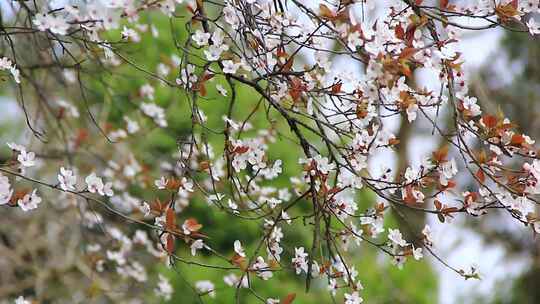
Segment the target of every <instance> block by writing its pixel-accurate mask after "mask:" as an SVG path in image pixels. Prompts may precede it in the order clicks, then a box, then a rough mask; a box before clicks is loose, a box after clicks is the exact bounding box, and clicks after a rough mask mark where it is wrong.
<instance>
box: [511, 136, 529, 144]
mask: <svg viewBox="0 0 540 304" xmlns="http://www.w3.org/2000/svg"><path fill="white" fill-rule="evenodd" d="M524 142H525V138H524V137H523V136H521V135H519V134H514V135H512V139H511V140H510V143H511V144H512V145H514V146H521V145H522V144H523V143H524Z"/></svg>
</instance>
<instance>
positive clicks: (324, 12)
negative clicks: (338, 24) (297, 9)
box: [319, 4, 336, 20]
mask: <svg viewBox="0 0 540 304" xmlns="http://www.w3.org/2000/svg"><path fill="white" fill-rule="evenodd" d="M319 11H320V14H321V17H322V18H323V19H328V20H334V19H336V13H334V12H333V11H332V10H331V9H330V8H328V6H326V5H324V4H320V5H319Z"/></svg>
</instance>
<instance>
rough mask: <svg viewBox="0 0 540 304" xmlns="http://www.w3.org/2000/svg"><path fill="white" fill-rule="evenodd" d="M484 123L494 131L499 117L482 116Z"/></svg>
mask: <svg viewBox="0 0 540 304" xmlns="http://www.w3.org/2000/svg"><path fill="white" fill-rule="evenodd" d="M482 122H483V123H484V125H485V126H486V127H487V128H489V129H492V128H495V127H496V126H497V117H495V116H493V115H484V116H482Z"/></svg>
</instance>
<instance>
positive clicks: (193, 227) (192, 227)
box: [184, 218, 202, 232]
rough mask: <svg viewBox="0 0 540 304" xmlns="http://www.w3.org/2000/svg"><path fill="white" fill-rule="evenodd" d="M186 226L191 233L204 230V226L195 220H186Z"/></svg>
mask: <svg viewBox="0 0 540 304" xmlns="http://www.w3.org/2000/svg"><path fill="white" fill-rule="evenodd" d="M184 226H185V227H186V228H187V229H188V230H189V231H191V232H196V231H199V230H200V229H201V228H202V225H201V224H199V222H197V219H195V218H188V219H187V220H185V221H184Z"/></svg>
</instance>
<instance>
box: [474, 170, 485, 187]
mask: <svg viewBox="0 0 540 304" xmlns="http://www.w3.org/2000/svg"><path fill="white" fill-rule="evenodd" d="M475 175H476V177H477V178H478V181H480V183H482V184H483V183H484V182H485V181H486V175H485V174H484V171H483V170H482V169H478V171H476V174H475Z"/></svg>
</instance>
